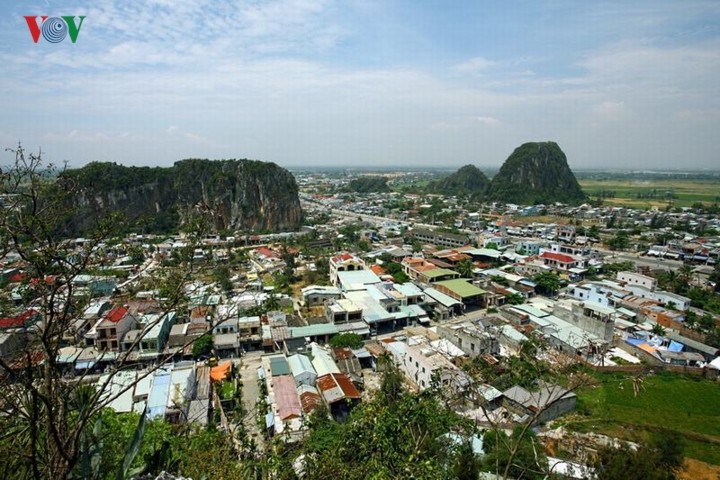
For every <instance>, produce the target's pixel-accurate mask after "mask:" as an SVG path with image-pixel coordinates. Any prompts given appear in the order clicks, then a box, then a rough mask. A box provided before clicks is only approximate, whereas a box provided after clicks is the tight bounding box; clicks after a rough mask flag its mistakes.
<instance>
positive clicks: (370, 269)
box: [0, 212, 720, 434]
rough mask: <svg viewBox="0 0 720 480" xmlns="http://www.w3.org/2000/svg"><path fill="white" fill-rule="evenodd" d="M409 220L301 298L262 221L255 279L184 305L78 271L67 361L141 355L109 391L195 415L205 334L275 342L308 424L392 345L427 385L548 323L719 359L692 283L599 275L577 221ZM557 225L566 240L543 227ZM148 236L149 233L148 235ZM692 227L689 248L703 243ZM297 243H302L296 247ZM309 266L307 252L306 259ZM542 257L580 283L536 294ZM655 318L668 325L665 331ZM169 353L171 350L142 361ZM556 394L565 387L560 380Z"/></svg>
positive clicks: (642, 350) (220, 251)
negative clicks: (351, 343) (480, 228)
mask: <svg viewBox="0 0 720 480" xmlns="http://www.w3.org/2000/svg"><path fill="white" fill-rule="evenodd" d="M575 213H576V214H577V213H578V212H575ZM366 233H367V232H366ZM410 233H411V236H412V237H413V239H414V241H415V242H417V243H419V244H420V245H421V246H422V248H421V250H420V251H418V249H417V248H414V246H412V247H411V246H410V245H403V244H402V242H400V244H393V243H390V242H388V243H386V244H380V243H377V244H375V246H376V249H375V250H373V251H370V252H366V253H365V254H363V255H357V254H352V253H348V252H340V253H336V254H334V255H330V256H329V258H328V265H329V278H328V280H329V282H328V283H329V285H307V286H305V287H304V288H302V289H301V290H300V292H299V295H298V298H291V297H289V296H287V295H282V294H277V293H275V292H273V291H272V287H266V286H264V285H263V283H262V281H261V273H263V272H271V271H273V270H277V269H281V268H283V267H284V260H283V255H282V254H281V253H280V252H281V250H280V249H279V248H276V247H273V246H272V245H271V244H261V243H260V242H264V241H268V240H271V239H269V238H265V237H261V236H253V238H250V237H247V238H245V239H244V243H245V245H243V246H242V248H243V249H244V250H246V251H247V253H248V257H249V264H250V265H251V266H252V269H251V270H250V271H247V272H241V273H238V274H236V276H235V277H234V278H233V282H234V283H235V284H236V285H237V284H238V281H237V280H238V279H241V280H242V285H243V286H244V288H242V289H235V290H234V291H232V292H223V291H221V289H220V288H219V287H217V285H214V284H212V283H203V282H199V281H197V282H195V283H193V284H192V285H190V286H188V287H187V289H186V291H185V294H186V297H187V298H188V299H189V303H188V305H187V308H186V309H183V310H177V309H176V310H174V311H170V312H167V311H163V310H162V309H161V308H160V307H159V304H158V302H157V301H156V297H157V292H155V291H149V292H136V293H135V294H134V295H132V296H131V295H127V294H124V295H118V292H125V287H126V285H127V283H128V282H132V281H133V279H134V278H135V277H131V278H130V280H128V281H127V282H125V283H123V284H120V283H118V280H117V279H116V278H115V277H113V276H110V275H107V276H103V275H97V274H95V275H80V276H78V277H76V278H75V279H74V287H75V291H76V292H79V293H83V294H87V296H88V297H90V298H91V299H92V300H91V301H90V303H89V304H88V305H87V306H86V308H85V309H84V310H83V311H82V312H77V313H76V317H77V318H76V319H75V320H74V322H73V323H72V325H71V327H70V328H68V329H67V330H66V331H65V332H64V337H63V342H64V346H63V347H62V348H61V349H60V351H59V353H58V358H57V362H58V364H60V365H62V366H63V368H66V370H67V372H68V375H74V374H79V373H82V374H97V375H100V379H99V381H101V382H102V381H103V379H104V378H108V377H103V375H106V373H105V372H106V370H108V367H111V366H112V365H113V364H116V363H118V362H122V363H123V364H131V365H135V366H136V367H137V368H136V370H133V371H132V374H131V373H130V371H126V372H123V373H122V375H119V376H117V375H116V376H115V378H113V379H112V382H111V391H112V392H114V393H115V395H116V396H117V399H114V400H113V402H112V405H113V408H116V409H117V410H119V411H143V410H145V409H147V410H146V411H147V412H148V414H149V415H151V416H156V415H157V416H160V415H162V416H164V417H166V418H170V419H180V421H182V419H187V418H193V417H194V416H198V417H203V414H202V412H207V411H208V408H207V405H208V402H210V401H211V400H210V396H209V393H208V392H209V387H207V386H206V377H207V376H208V375H209V373H207V372H205V370H204V369H201V368H200V367H201V366H203V365H200V364H198V365H197V366H196V365H194V363H193V362H191V361H190V360H193V359H194V356H193V344H194V342H195V341H196V340H197V339H199V338H200V337H203V336H209V337H211V338H212V343H213V353H212V355H213V356H215V357H219V358H233V357H235V358H237V357H241V356H242V355H243V354H244V353H246V352H248V351H253V350H255V351H262V352H263V353H264V354H265V356H264V357H263V373H262V378H264V379H265V384H266V388H267V391H268V397H267V398H268V402H267V403H268V405H269V410H268V417H267V422H266V424H267V426H268V430H269V431H271V432H273V433H275V434H277V433H284V432H296V431H299V430H301V428H302V423H303V422H302V419H303V418H304V416H305V415H307V414H308V413H309V412H311V411H312V410H313V409H314V408H315V407H316V406H317V405H318V404H319V403H325V404H326V405H328V407H329V410H330V411H331V413H332V414H333V415H334V416H336V417H338V418H341V417H343V416H344V415H347V411H348V408H349V407H351V406H352V405H353V404H354V402H357V401H359V399H360V397H361V394H360V391H361V390H362V375H360V374H359V369H361V368H363V367H365V368H368V367H376V366H377V358H378V356H379V355H381V354H383V353H386V354H387V355H389V356H390V357H391V358H393V359H394V360H395V362H396V363H397V364H398V365H399V366H400V367H401V369H402V370H403V371H404V372H405V374H406V376H407V378H408V381H409V382H410V383H412V384H413V385H414V386H415V387H416V388H418V389H425V388H428V387H429V386H430V385H432V383H433V382H440V385H442V386H443V387H444V388H453V389H467V388H469V386H470V383H471V382H470V380H469V379H468V378H467V376H466V375H464V374H463V373H462V370H460V369H459V368H458V365H459V363H460V362H461V359H464V358H472V357H475V356H481V355H482V356H487V358H488V359H492V358H493V357H497V356H498V355H501V356H502V355H512V354H513V353H514V352H515V351H517V350H518V349H519V348H520V345H521V344H522V343H523V342H524V341H527V340H529V339H531V338H533V337H537V336H539V337H541V338H542V339H544V340H545V341H547V342H548V344H550V345H552V346H554V347H555V348H556V349H557V350H559V351H561V352H563V353H565V354H567V355H568V356H570V357H572V358H578V359H582V360H583V361H586V362H589V363H592V364H595V365H613V364H614V363H616V362H621V363H624V362H629V363H636V362H640V361H645V362H651V363H653V362H654V363H655V364H670V365H680V366H687V367H694V366H703V365H707V364H712V362H713V361H714V360H715V359H716V357H717V356H718V353H720V352H718V350H717V349H716V348H714V347H712V346H709V345H706V344H704V343H703V342H702V338H699V337H698V336H697V335H693V334H692V332H689V331H687V329H685V328H683V327H684V320H685V312H688V311H691V310H692V307H691V306H690V299H688V298H685V297H682V296H680V295H677V294H674V293H671V292H667V291H663V290H661V289H659V288H658V286H657V282H656V280H655V279H654V278H653V277H651V276H648V275H645V274H642V273H638V272H629V271H628V272H619V273H618V274H617V276H616V278H614V279H607V278H605V279H603V280H591V279H588V276H589V275H588V274H589V272H591V271H595V272H597V271H602V268H603V258H602V255H600V254H598V253H597V252H596V251H593V250H592V249H591V248H590V247H589V245H588V244H587V242H584V241H582V238H581V237H580V236H578V235H576V231H575V228H574V227H573V226H567V225H565V226H558V225H552V226H548V225H540V224H531V225H528V226H524V227H522V228H520V227H513V226H512V225H507V226H506V227H505V228H503V229H500V230H499V231H495V232H484V233H483V234H480V235H477V234H473V235H469V234H453V233H445V232H438V231H437V230H431V229H423V228H419V227H418V228H414V229H412V231H411V232H410ZM549 236H552V238H553V239H555V240H550V241H546V240H543V239H545V238H548V237H549ZM527 237H532V238H527ZM134 241H135V243H138V242H140V244H141V245H142V241H143V239H140V238H135V239H134ZM471 241H474V242H475V245H477V246H474V245H472V244H471ZM130 243H132V242H130ZM690 243H692V242H690ZM690 243H689V242H686V244H685V245H684V246H683V247H682V248H683V249H684V250H687V251H689V250H688V249H690V247H691V246H692V245H690ZM696 243H697V244H698V245H701V247H700V248H698V249H693V250H692V255H693V258H694V256H695V255H701V256H702V255H706V257H707V263H711V262H710V260H713V259H714V258H715V256H716V253H717V252H715V250H713V249H712V248H711V247H712V245H711V242H701V241H699V240H698V241H697V242H696ZM79 244H82V242H79ZM253 244H257V245H253ZM183 245H184V244H183V242H182V239H179V238H170V239H168V240H166V241H162V242H160V243H155V244H153V247H152V248H151V249H150V250H151V252H149V253H148V255H147V256H148V258H147V260H146V262H145V264H144V266H143V267H142V268H149V267H147V266H148V265H152V264H153V262H154V259H157V258H158V256H160V257H164V256H171V255H172V251H173V250H174V249H176V248H182V246H183ZM236 247H237V241H236V239H234V238H220V237H208V238H207V239H205V242H204V247H203V248H200V249H198V250H199V251H197V252H196V254H197V256H198V259H202V258H204V259H208V258H210V257H211V256H217V255H220V257H218V258H216V260H218V259H220V260H222V258H227V257H228V256H229V255H231V254H232V253H233V248H236ZM654 248H655V247H654ZM663 248H664V250H663V249H661V248H660V247H657V248H656V249H655V250H651V251H650V252H648V254H650V255H660V253H658V252H665V253H663V255H668V252H670V247H669V246H667V245H666V246H664V247H663ZM122 253H123V252H121V251H119V252H118V255H120V254H122ZM283 253H291V254H293V253H295V254H297V253H298V252H297V251H290V250H289V249H287V248H286V249H285V250H283ZM685 253H688V252H685ZM388 257H389V258H390V259H391V260H390V261H392V262H396V263H397V264H399V265H400V269H401V270H402V272H403V273H404V274H405V275H406V276H407V281H404V282H402V283H401V282H397V281H396V280H395V278H394V277H393V276H392V275H390V274H388V273H387V271H386V269H387V267H388V265H386V262H387V258H388ZM124 258H125V256H121V258H119V259H118V261H119V260H122V261H123V262H124V261H125V260H124ZM16 263H18V264H19V263H21V262H16ZM468 265H470V268H469V270H468V268H467V266H468ZM311 266H312V265H311V264H309V263H308V262H304V261H303V262H299V263H298V268H311ZM133 270H134V271H137V270H138V267H137V266H136V267H133ZM541 272H556V273H558V275H559V277H560V278H561V279H562V280H564V281H565V282H566V283H568V286H567V288H566V289H563V290H562V292H557V293H560V295H559V297H558V298H555V299H550V298H546V297H538V296H537V295H536V292H537V290H538V285H537V284H536V282H535V281H534V280H533V278H534V277H535V276H536V275H537V274H538V273H541ZM140 274H141V273H137V274H136V275H138V276H139V275H140ZM23 275H24V272H23V271H22V269H21V268H19V267H18V266H17V265H11V264H9V263H7V261H6V262H5V265H4V266H3V271H2V280H3V282H4V283H6V284H7V285H9V288H10V289H11V293H12V297H11V299H12V300H13V301H14V302H15V305H16V311H15V313H14V314H12V315H7V316H4V317H3V318H0V356H2V357H8V358H11V357H12V356H13V355H16V354H17V352H19V351H21V350H22V349H23V348H24V346H25V342H26V341H27V332H28V331H31V330H33V327H34V326H37V325H39V322H40V320H41V316H40V312H39V311H38V309H37V308H34V307H32V306H31V304H28V303H27V302H26V299H25V298H24V297H23V292H22V289H21V286H22V285H23V284H24V283H23ZM44 281H52V279H45V280H44ZM15 284H17V286H14V285H15ZM270 299H272V300H273V302H274V303H275V306H274V308H273V309H271V311H267V309H258V307H259V306H261V305H264V304H266V302H268V300H270ZM511 300H512V301H511ZM26 305H29V306H27V307H26ZM310 311H312V312H313V314H312V315H310V314H309V313H308V312H310ZM250 312H256V313H250ZM290 312H293V313H290ZM301 312H305V316H304V317H303V315H302V314H301ZM656 325H661V326H663V327H665V328H666V329H667V330H668V331H667V332H666V333H665V334H662V335H661V334H659V333H658V332H657V328H655V326H656ZM397 332H405V333H402V334H400V335H397V334H396V333H397ZM407 332H410V333H407ZM413 332H414V333H413ZM417 332H422V333H417ZM342 333H355V334H357V335H359V336H360V337H361V338H362V339H364V340H366V341H370V340H373V339H380V340H381V341H380V342H378V343H374V342H373V343H372V344H368V345H373V346H372V347H368V348H366V349H361V350H362V351H349V352H348V351H344V352H343V351H331V350H325V349H324V348H323V347H322V345H325V344H327V343H328V342H329V340H330V339H331V338H332V337H333V336H335V335H338V334H342ZM168 360H170V361H169V362H168ZM161 362H163V363H167V364H168V366H167V367H163V368H162V369H159V370H156V371H154V372H153V373H151V374H147V375H145V374H144V373H143V372H149V371H151V370H150V369H152V367H153V366H155V365H157V364H159V363H161ZM356 366H357V367H358V368H355V367H356ZM351 367H352V368H351ZM208 381H209V380H208ZM486 390H487V391H486V392H484V393H486V394H487V396H488V398H491V399H492V400H498V399H506V400H507V401H508V402H511V401H512V402H515V403H514V404H513V405H515V410H514V411H513V412H514V413H510V414H508V413H507V412H505V413H503V415H504V418H508V415H510V417H512V415H515V417H512V418H521V417H522V414H521V411H520V410H519V407H517V405H523V404H528V405H529V404H531V403H532V401H534V400H532V401H531V399H529V398H526V397H527V396H528V394H529V392H527V391H523V390H522V389H521V388H516V389H514V390H512V391H509V392H493V391H492V390H491V389H490V388H486ZM496 393H497V394H498V395H496ZM531 396H533V395H531ZM523 398H524V399H525V400H523V401H521V400H522V399H523ZM547 398H551V399H552V402H554V401H555V400H556V399H555V398H554V397H553V395H548V396H547ZM570 398H571V397H568V401H567V404H568V405H569V404H570V403H571V401H570ZM503 401H504V400H503ZM503 401H498V402H495V403H493V404H492V405H496V404H497V405H500V404H502V403H503ZM193 402H195V403H193ZM198 402H200V403H198ZM528 402H530V403H528ZM553 404H554V403H553ZM192 405H195V407H192V408H191V406H192ZM533 405H534V404H533ZM190 410H192V412H191V411H190ZM526 413H527V412H526ZM518 415H519V416H518Z"/></svg>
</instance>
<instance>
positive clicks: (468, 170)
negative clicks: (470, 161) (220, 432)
mask: <svg viewBox="0 0 720 480" xmlns="http://www.w3.org/2000/svg"><path fill="white" fill-rule="evenodd" d="M489 182H490V180H488V178H487V176H485V174H484V173H483V172H481V171H480V169H478V168H477V167H476V166H475V165H465V166H464V167H461V168H460V169H459V170H458V171H457V172H455V173H453V174H451V175H448V176H447V177H445V178H441V179H440V180H437V181H435V182H431V183H430V184H429V185H428V191H430V192H435V193H444V194H446V195H458V194H463V193H469V194H471V195H472V194H482V193H483V192H484V191H485V188H486V187H487V185H488V183H489Z"/></svg>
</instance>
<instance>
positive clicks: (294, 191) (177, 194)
mask: <svg viewBox="0 0 720 480" xmlns="http://www.w3.org/2000/svg"><path fill="white" fill-rule="evenodd" d="M64 175H65V176H67V177H68V178H70V179H72V180H73V181H75V182H76V183H77V186H78V189H79V194H78V195H77V198H76V199H75V200H74V201H75V207H76V208H77V209H78V215H74V216H73V219H72V221H71V224H70V225H68V230H69V231H71V232H75V233H82V232H84V231H86V230H87V229H88V228H89V227H91V226H92V225H93V224H94V222H95V221H96V219H97V218H99V216H100V215H102V214H104V213H107V212H108V211H116V212H120V213H121V214H123V216H124V217H125V218H126V219H127V221H128V224H129V225H130V226H134V225H140V226H142V227H143V229H144V230H146V231H150V232H162V231H173V230H176V229H177V227H178V224H179V222H180V216H181V215H180V212H181V211H182V209H183V208H187V207H193V206H197V205H203V206H204V208H207V209H208V211H209V212H212V215H213V216H214V221H215V227H216V228H218V229H238V230H244V231H256V232H261V231H288V230H295V229H297V228H298V227H299V226H300V220H301V215H302V213H301V209H300V200H299V197H298V187H297V184H296V183H295V178H294V177H293V176H292V174H291V173H290V172H288V171H287V170H286V169H284V168H281V167H279V166H278V165H276V164H274V163H267V162H260V161H256V160H199V159H189V160H182V161H179V162H176V163H175V164H174V165H173V166H172V167H165V168H163V167H155V168H151V167H126V166H122V165H117V164H114V163H98V162H94V163H91V164H88V165H86V166H84V167H82V168H80V169H73V170H68V171H67V172H65V173H64Z"/></svg>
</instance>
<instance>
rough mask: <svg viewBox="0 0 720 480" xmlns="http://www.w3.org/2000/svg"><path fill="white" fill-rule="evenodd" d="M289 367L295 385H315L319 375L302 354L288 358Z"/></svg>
mask: <svg viewBox="0 0 720 480" xmlns="http://www.w3.org/2000/svg"><path fill="white" fill-rule="evenodd" d="M288 365H290V371H291V372H292V376H293V378H294V379H295V383H296V384H298V385H310V386H313V385H315V380H317V373H315V369H314V368H313V366H312V362H310V359H309V358H308V357H307V356H305V355H302V354H295V355H292V356H290V357H288Z"/></svg>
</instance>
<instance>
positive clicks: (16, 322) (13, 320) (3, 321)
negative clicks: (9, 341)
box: [0, 308, 38, 328]
mask: <svg viewBox="0 0 720 480" xmlns="http://www.w3.org/2000/svg"><path fill="white" fill-rule="evenodd" d="M37 313H38V312H37V310H33V309H32V308H31V309H30V310H26V311H25V312H23V313H21V314H20V315H16V316H14V317H5V318H0V328H15V327H22V326H23V325H25V322H27V321H28V320H29V319H30V318H32V317H34V316H35V315H37Z"/></svg>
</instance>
